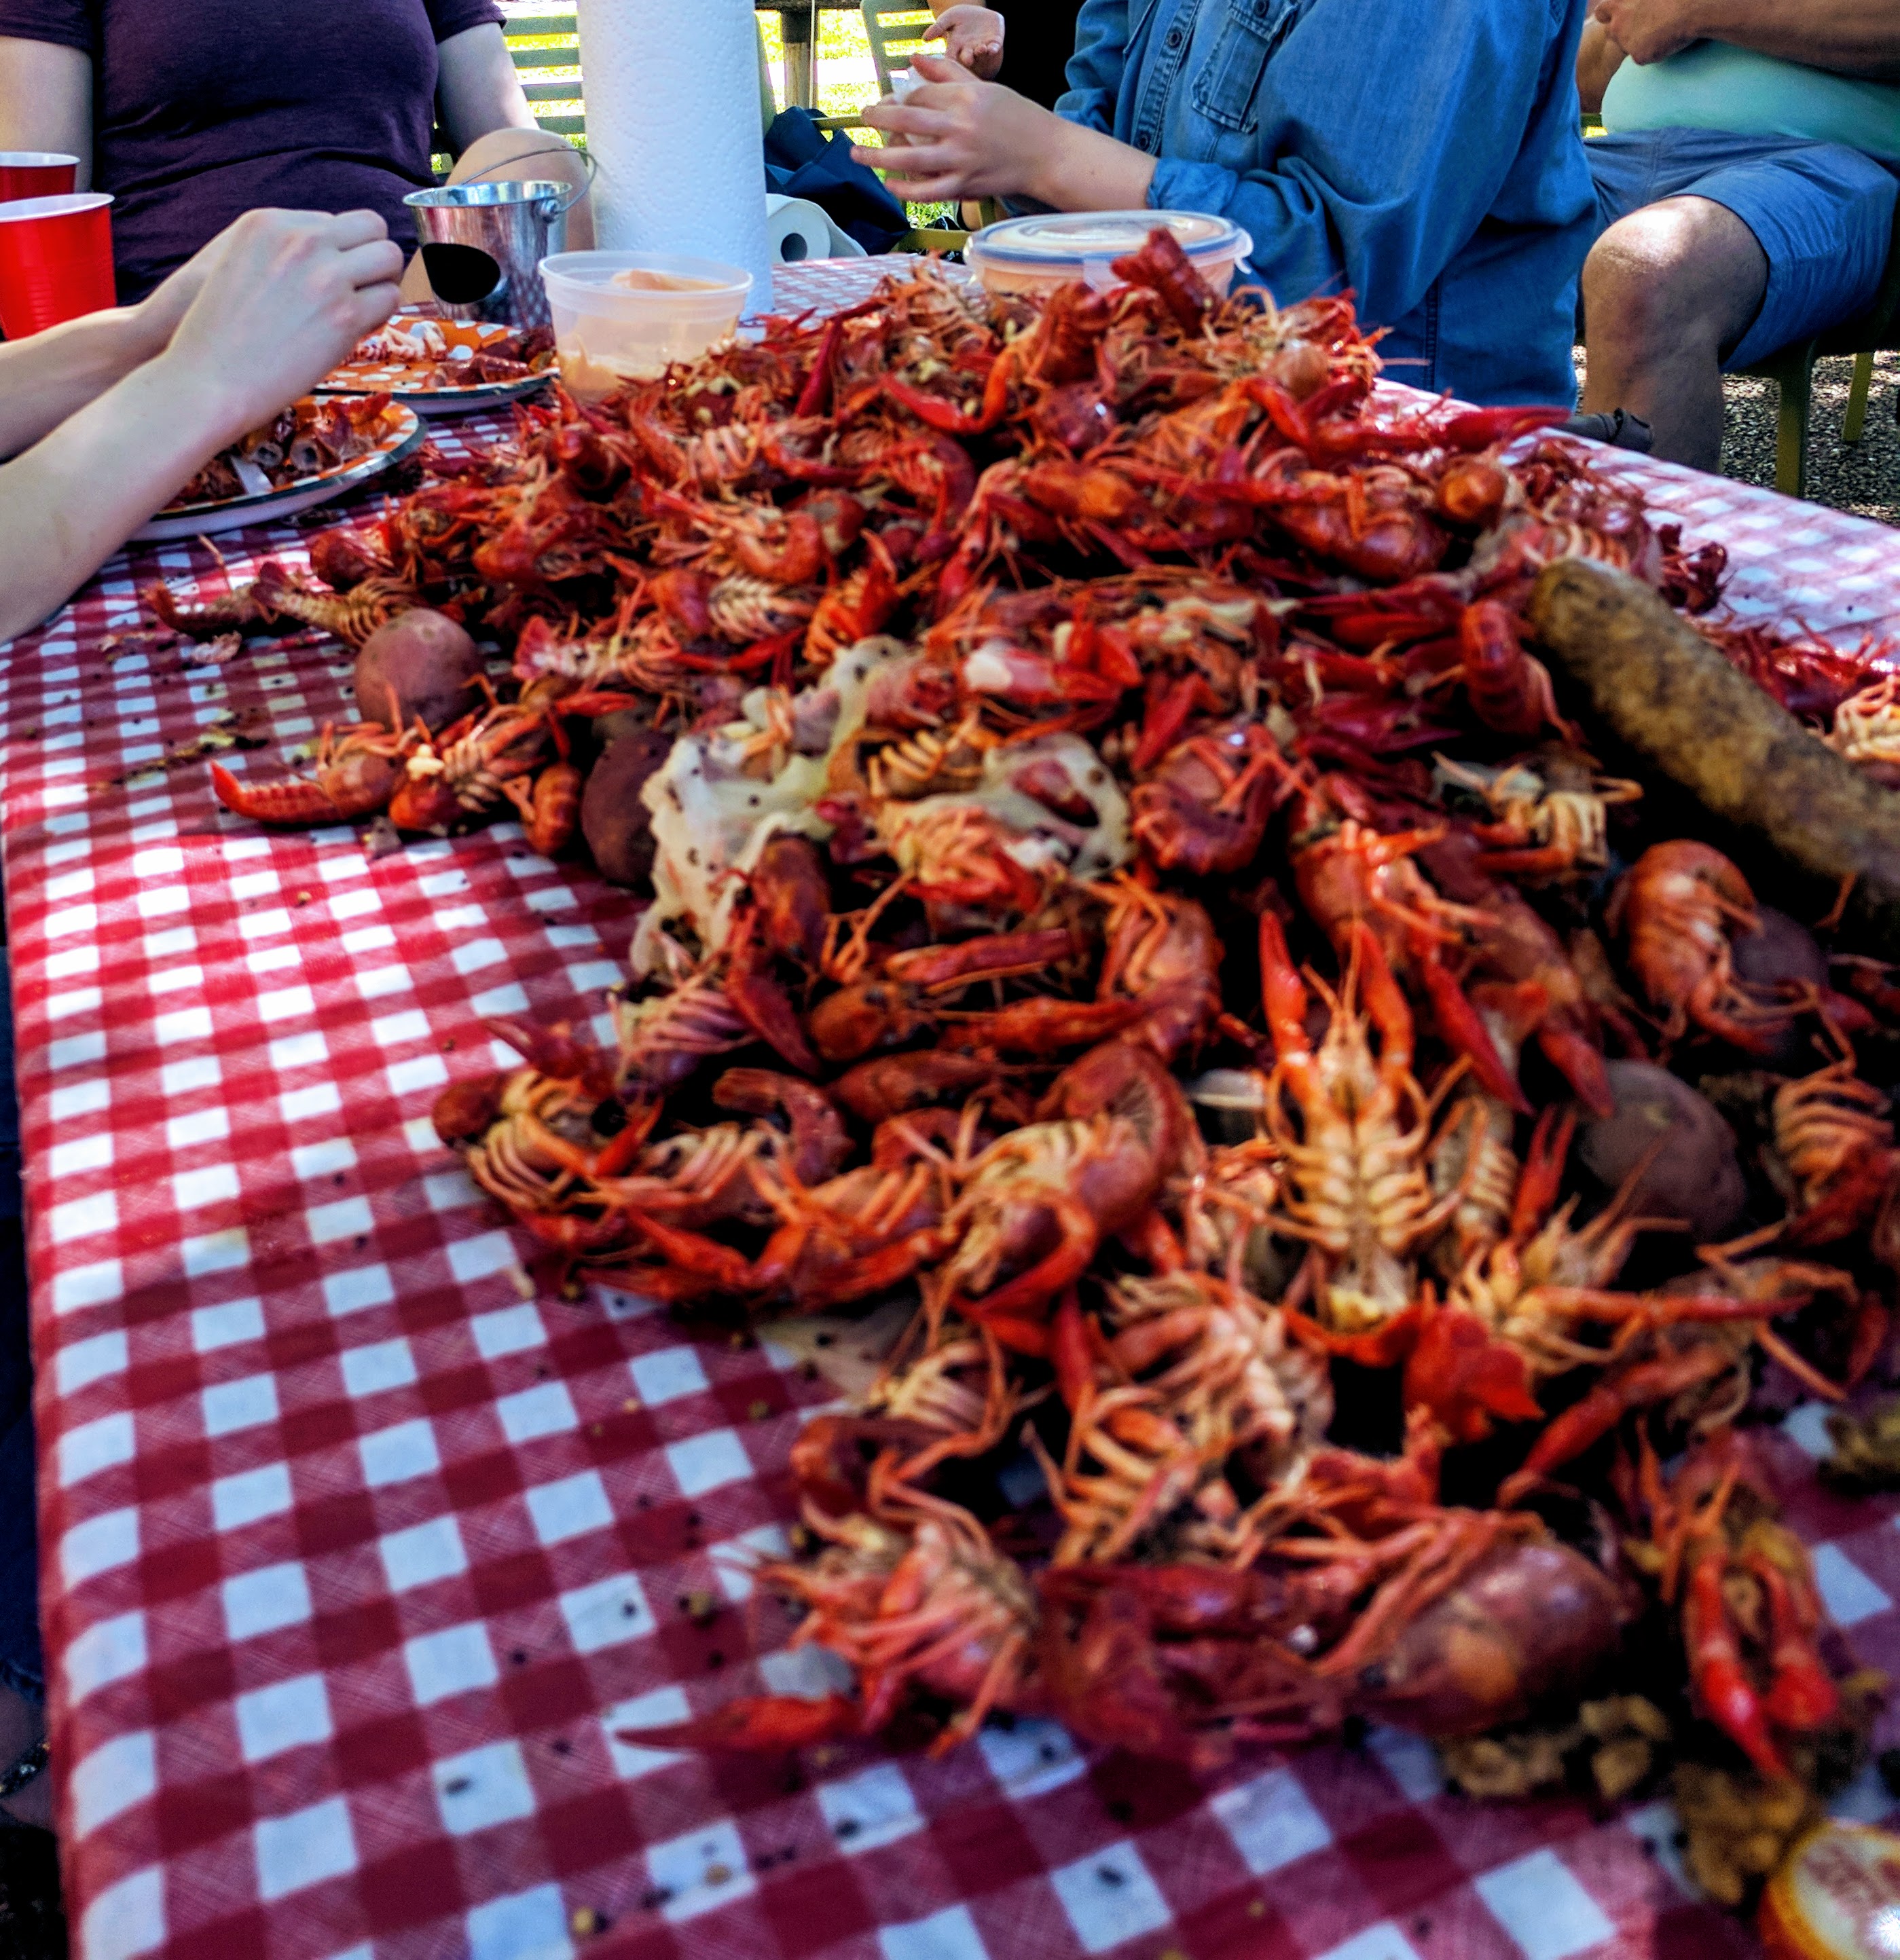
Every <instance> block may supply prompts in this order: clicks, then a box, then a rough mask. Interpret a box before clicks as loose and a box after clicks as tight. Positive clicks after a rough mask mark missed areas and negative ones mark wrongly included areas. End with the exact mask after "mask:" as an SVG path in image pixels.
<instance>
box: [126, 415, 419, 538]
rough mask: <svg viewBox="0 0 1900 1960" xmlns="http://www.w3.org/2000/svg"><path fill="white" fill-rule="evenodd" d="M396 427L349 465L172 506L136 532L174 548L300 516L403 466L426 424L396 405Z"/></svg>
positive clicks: (393, 417)
mask: <svg viewBox="0 0 1900 1960" xmlns="http://www.w3.org/2000/svg"><path fill="white" fill-rule="evenodd" d="M387 414H388V415H389V418H390V426H389V427H388V428H387V429H386V430H385V431H384V432H383V434H381V435H380V437H379V438H377V443H376V446H375V447H374V448H373V449H371V450H365V451H364V453H363V454H362V455H361V456H358V457H352V459H351V460H350V461H348V463H338V464H337V465H336V466H335V468H333V469H323V470H319V471H318V472H317V474H316V475H315V476H300V477H298V478H297V479H295V481H294V482H289V483H286V484H285V485H282V488H278V489H275V490H259V491H257V492H254V493H253V494H252V495H249V496H244V497H221V498H213V499H212V500H211V501H209V502H207V503H202V504H167V506H166V508H164V510H162V511H160V512H159V513H158V515H157V516H156V517H153V518H152V519H151V520H150V521H149V522H148V523H146V524H145V525H143V526H142V527H141V528H140V529H139V530H135V531H134V532H133V533H132V537H133V539H135V541H136V542H138V543H145V544H168V543H170V542H172V541H173V539H178V538H197V537H215V536H217V535H218V533H220V532H223V531H235V530H241V529H242V528H243V527H244V526H245V525H247V524H266V523H278V522H280V521H281V520H282V519H284V518H285V517H295V516H296V515H297V514H298V511H307V510H309V509H310V508H311V507H312V506H313V505H314V504H326V503H328V502H329V500H330V499H331V498H333V497H340V496H342V495H343V493H344V492H345V491H346V490H349V489H353V488H355V485H358V483H361V482H367V481H368V479H369V478H371V477H372V476H376V475H377V473H379V472H380V471H382V470H385V469H388V468H389V466H390V464H391V463H398V462H400V461H401V460H402V459H403V457H405V456H406V455H407V454H408V453H409V451H410V450H412V449H413V448H414V447H415V446H416V445H417V444H419V442H420V441H422V423H421V422H420V421H419V419H418V418H417V417H416V415H415V412H414V411H413V410H412V409H407V408H404V407H403V406H400V405H399V403H393V402H392V403H390V406H389V409H388V410H387Z"/></svg>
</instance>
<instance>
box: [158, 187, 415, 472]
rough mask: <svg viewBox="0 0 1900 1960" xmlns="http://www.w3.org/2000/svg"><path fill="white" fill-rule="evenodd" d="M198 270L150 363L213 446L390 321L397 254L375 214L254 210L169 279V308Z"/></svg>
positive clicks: (252, 424) (310, 382) (297, 391)
mask: <svg viewBox="0 0 1900 1960" xmlns="http://www.w3.org/2000/svg"><path fill="white" fill-rule="evenodd" d="M194 274H195V275H196V280H197V290H196V292H194V293H191V294H190V295H189V299H188V300H187V301H186V304H185V305H184V306H183V308H182V310H180V313H179V317H178V320H177V326H176V327H175V328H174V329H173V332H172V334H171V336H170V342H169V344H168V345H167V347H166V348H165V351H164V353H163V354H162V355H161V356H160V357H159V361H158V364H159V365H161V366H162V367H163V368H164V369H165V371H166V372H167V374H168V375H169V376H170V377H171V379H172V380H173V383H175V385H177V387H178V388H179V390H180V395H181V397H182V398H183V399H185V400H186V401H189V402H192V403H195V404H196V405H198V412H199V413H201V414H204V415H206V416H207V417H208V419H209V420H210V422H212V424H213V425H215V429H216V430H217V431H219V432H220V434H219V444H218V446H221V444H223V443H224V442H229V441H235V440H236V439H237V437H239V436H240V435H242V434H243V433H244V432H245V431H247V429H251V428H256V426H257V425H258V424H259V423H260V422H268V421H269V418H271V417H272V415H275V414H276V412H278V409H281V408H282V407H283V406H284V405H285V403H287V402H292V401H294V400H295V399H297V397H298V396H299V395H301V394H302V393H304V391H305V390H307V389H308V388H310V387H313V386H314V385H315V383H317V382H318V381H320V380H322V379H323V377H324V376H325V375H326V374H328V373H329V371H330V370H331V368H334V367H335V366H336V364H337V363H338V361H341V360H342V359H343V358H345V356H346V355H348V353H349V352H350V350H351V348H353V347H354V346H355V345H356V343H357V342H358V341H359V340H360V339H362V337H363V336H364V334H366V333H370V332H371V331H373V330H374V329H375V328H377V327H378V326H381V325H382V323H384V320H387V319H388V318H389V317H390V313H393V311H394V310H395V308H396V287H397V282H399V280H400V279H401V278H402V276H403V253H402V250H401V248H400V247H399V246H397V245H396V244H395V243H393V242H392V241H391V240H390V236H389V228H388V227H387V225H386V224H384V222H383V221H382V219H381V218H380V217H379V216H378V215H377V214H376V213H375V212H373V211H346V212H342V214H341V215H338V216H336V217H331V216H329V215H325V214H323V213H320V212H306V211H253V212H247V214H246V215H244V216H243V217H242V218H240V219H239V220H238V221H237V223H236V224H234V225H232V226H231V227H230V228H228V230H227V231H224V232H222V233H221V234H220V235H219V236H218V237H217V238H215V239H214V240H212V243H210V244H209V245H208V246H207V247H205V250H203V251H202V252H201V253H199V255H198V257H197V258H196V259H193V261H192V262H191V263H190V264H189V265H188V266H185V267H183V269H181V271H180V272H179V273H178V274H177V275H175V276H176V277H177V278H179V279H180V280H181V281H186V285H183V286H181V288H180V291H179V292H178V293H177V294H173V296H172V297H171V298H170V299H168V300H167V301H166V304H167V307H174V306H176V305H177V301H178V300H179V299H180V298H184V297H185V294H186V291H188V290H189V278H188V275H194ZM169 285H170V282H169V281H168V282H167V285H166V286H161V288H159V289H158V293H157V294H154V295H153V297H154V299H156V298H161V296H163V295H164V294H166V292H167V288H168V287H169Z"/></svg>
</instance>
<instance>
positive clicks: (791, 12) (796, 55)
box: [778, 0, 818, 109]
mask: <svg viewBox="0 0 1900 1960" xmlns="http://www.w3.org/2000/svg"><path fill="white" fill-rule="evenodd" d="M817 25H818V4H817V0H791V5H788V6H783V7H781V8H779V10H778V31H779V33H780V35H781V37H782V39H783V40H784V43H785V106H786V107H788V108H790V107H792V106H793V105H794V103H796V104H797V107H800V108H801V109H816V107H818V73H817V63H816V61H815V60H814V59H813V55H814V53H815V52H816V46H815V44H816V41H817V38H818V35H817Z"/></svg>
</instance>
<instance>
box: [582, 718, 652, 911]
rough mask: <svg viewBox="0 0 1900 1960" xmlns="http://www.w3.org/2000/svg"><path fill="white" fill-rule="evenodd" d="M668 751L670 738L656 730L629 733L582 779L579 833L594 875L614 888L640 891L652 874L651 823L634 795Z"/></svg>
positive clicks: (645, 809) (642, 729)
mask: <svg viewBox="0 0 1900 1960" xmlns="http://www.w3.org/2000/svg"><path fill="white" fill-rule="evenodd" d="M672 747H673V738H672V737H670V736H669V735H662V734H660V733H659V731H658V730H656V729H652V728H635V729H629V730H628V731H627V732H626V733H625V734H623V735H621V736H619V737H617V738H616V740H615V741H614V742H613V743H612V744H611V745H610V746H609V748H608V749H607V752H606V754H605V755H604V756H602V757H601V758H600V761H599V762H597V763H595V764H594V768H593V772H592V773H591V774H590V775H589V776H588V778H587V788H586V789H585V790H584V791H583V792H582V793H581V835H582V836H583V837H584V838H586V839H587V848H588V850H589V851H591V852H592V853H593V854H594V863H595V864H597V865H598V866H599V867H600V875H601V876H602V877H603V878H606V879H608V880H611V882H612V883H614V884H616V885H632V886H642V885H644V884H645V883H646V882H647V880H648V879H649V878H650V877H652V875H653V858H654V842H653V819H652V818H651V815H650V813H648V809H647V807H646V805H645V804H644V803H642V802H641V800H640V792H641V790H642V789H643V788H644V787H645V784H646V781H647V778H648V777H649V776H650V775H652V774H653V772H654V770H656V769H657V768H659V766H660V764H661V763H662V762H664V761H665V760H666V759H667V755H668V753H669V752H670V750H671V749H672Z"/></svg>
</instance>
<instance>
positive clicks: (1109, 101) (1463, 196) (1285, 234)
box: [1057, 0, 1596, 403]
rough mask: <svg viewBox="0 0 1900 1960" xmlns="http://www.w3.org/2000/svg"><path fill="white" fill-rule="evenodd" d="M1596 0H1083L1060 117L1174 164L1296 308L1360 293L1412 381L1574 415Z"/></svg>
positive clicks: (1159, 185) (1161, 171)
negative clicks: (1587, 90) (1588, 37)
mask: <svg viewBox="0 0 1900 1960" xmlns="http://www.w3.org/2000/svg"><path fill="white" fill-rule="evenodd" d="M1584 6H1585V0H1087V4H1086V5H1084V8H1082V11H1081V17H1080V19H1079V21H1077V24H1076V46H1075V54H1074V59H1071V62H1070V63H1069V66H1068V81H1069V90H1068V94H1066V95H1065V96H1064V97H1062V99H1061V102H1060V103H1058V105H1057V113H1058V114H1060V115H1061V116H1065V117H1066V118H1067V119H1068V120H1069V121H1071V122H1080V123H1084V124H1086V125H1087V126H1089V127H1090V128H1092V129H1100V130H1103V131H1104V132H1106V133H1107V134H1109V135H1112V136H1115V137H1119V138H1120V139H1121V140H1122V142H1125V143H1131V144H1133V145H1135V148H1138V149H1141V150H1145V151H1148V152H1149V154H1151V155H1153V156H1154V157H1157V158H1158V159H1159V161H1157V164H1156V166H1155V171H1154V183H1153V185H1152V186H1151V188H1150V190H1149V192H1148V202H1149V203H1150V205H1152V206H1154V207H1155V208H1165V209H1171V210H1183V209H1184V210H1189V211H1205V212H1219V213H1221V215H1224V216H1226V217H1228V218H1233V220H1234V221H1236V223H1238V224H1243V225H1245V226H1246V228H1247V230H1248V231H1250V232H1251V233H1252V234H1253V254H1252V264H1253V266H1254V269H1255V270H1256V272H1257V273H1258V274H1259V277H1260V278H1261V279H1262V281H1263V282H1265V284H1266V285H1268V287H1270V288H1271V289H1272V291H1273V292H1274V294H1275V297H1276V298H1278V299H1280V300H1281V301H1286V302H1289V303H1290V302H1291V301H1296V300H1300V299H1304V298H1306V297H1308V296H1309V295H1310V294H1313V293H1318V292H1326V291H1338V290H1339V289H1340V288H1342V287H1348V286H1349V287H1351V288H1352V289H1353V290H1354V292H1355V293H1356V294H1357V296H1358V304H1359V315H1360V318H1361V320H1363V321H1364V322H1365V323H1367V325H1369V326H1373V325H1376V326H1386V327H1389V328H1390V329H1392V331H1391V333H1389V335H1388V336H1386V339H1385V340H1384V341H1383V342H1382V343H1381V345H1380V355H1381V356H1382V357H1383V359H1384V360H1385V361H1386V363H1387V364H1388V367H1389V371H1390V372H1391V374H1392V378H1393V379H1394V380H1405V381H1411V382H1412V383H1415V384H1416V385H1417V386H1418V387H1424V388H1430V389H1434V390H1437V389H1443V388H1450V389H1451V390H1453V391H1454V392H1455V393H1457V394H1459V395H1461V396H1464V397H1465V398H1466V399H1467V400H1470V401H1474V402H1482V403H1493V402H1499V403H1504V402H1564V403H1568V402H1570V401H1572V400H1573V399H1574V397H1575V393H1576V382H1575V377H1574V373H1573V371H1572V368H1571V342H1572V340H1573V339H1574V327H1575V320H1576V310H1577V273H1578V271H1579V269H1580V267H1581V266H1582V265H1583V255H1584V253H1586V252H1587V250H1589V249H1590V243H1591V240H1592V239H1593V237H1594V235H1595V231H1596V197H1595V193H1594V192H1593V189H1592V188H1591V183H1590V167H1589V164H1587V161H1585V157H1584V154H1583V139H1582V137H1581V135H1580V133H1579V131H1578V113H1579V112H1578V105H1577V83H1576V78H1575V76H1574V72H1573V70H1574V64H1575V62H1576V58H1577V37H1578V35H1579V34H1580V33H1581V31H1582V28H1583V13H1584Z"/></svg>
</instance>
